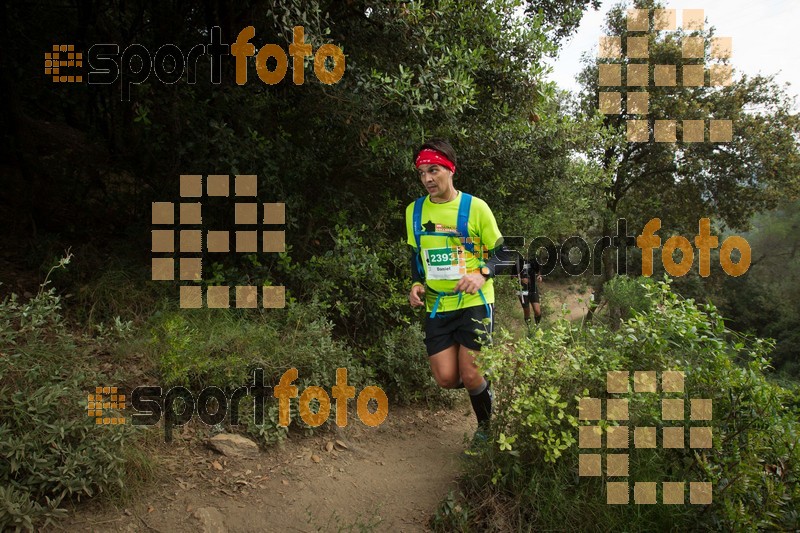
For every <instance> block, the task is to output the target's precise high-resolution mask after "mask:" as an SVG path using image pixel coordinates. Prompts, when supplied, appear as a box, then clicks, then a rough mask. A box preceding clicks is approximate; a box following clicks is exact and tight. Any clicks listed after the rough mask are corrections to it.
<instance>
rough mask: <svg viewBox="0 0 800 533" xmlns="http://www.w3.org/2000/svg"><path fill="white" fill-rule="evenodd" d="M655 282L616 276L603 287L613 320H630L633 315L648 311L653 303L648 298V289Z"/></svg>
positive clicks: (646, 279)
mask: <svg viewBox="0 0 800 533" xmlns="http://www.w3.org/2000/svg"><path fill="white" fill-rule="evenodd" d="M654 283H655V282H654V281H653V280H652V279H651V278H645V277H639V278H632V277H629V276H614V277H613V278H611V279H610V280H608V281H607V282H606V283H605V285H603V294H604V296H605V298H606V300H607V301H608V307H609V312H610V314H611V317H612V319H613V320H615V322H616V320H617V319H619V318H622V319H623V320H624V319H627V318H630V316H631V315H632V313H633V312H634V311H635V312H639V313H642V312H645V311H647V310H648V309H649V308H650V306H651V305H652V302H651V300H650V298H648V289H649V288H650V287H652V286H653V284H654Z"/></svg>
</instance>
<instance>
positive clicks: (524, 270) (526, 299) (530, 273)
mask: <svg viewBox="0 0 800 533" xmlns="http://www.w3.org/2000/svg"><path fill="white" fill-rule="evenodd" d="M539 270H540V268H539V263H537V262H536V261H533V263H528V262H526V261H525V260H524V259H523V258H522V256H519V257H517V276H518V278H519V284H520V287H521V288H520V290H519V291H517V295H518V296H519V302H520V303H521V304H522V312H523V313H524V315H525V323H526V324H527V325H528V327H530V325H531V307H533V318H534V320H536V323H537V324H538V323H539V322H541V320H542V307H541V306H540V305H539V289H538V286H537V284H536V283H537V282H539V283H541V281H542V275H541V274H540V273H539Z"/></svg>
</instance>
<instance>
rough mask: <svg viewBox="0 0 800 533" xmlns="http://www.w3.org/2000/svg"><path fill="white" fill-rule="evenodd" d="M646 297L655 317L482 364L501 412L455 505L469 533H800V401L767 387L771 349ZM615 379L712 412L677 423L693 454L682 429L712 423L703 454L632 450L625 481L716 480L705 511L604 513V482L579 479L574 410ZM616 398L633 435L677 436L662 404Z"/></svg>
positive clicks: (650, 508)
mask: <svg viewBox="0 0 800 533" xmlns="http://www.w3.org/2000/svg"><path fill="white" fill-rule="evenodd" d="M642 288H643V289H644V290H645V294H646V295H647V298H648V299H649V300H650V301H651V303H652V305H650V306H648V308H649V309H648V310H647V311H646V312H643V313H638V312H635V311H634V312H633V316H632V317H631V318H630V319H629V320H627V321H625V322H623V323H622V325H621V326H620V327H619V329H618V330H616V331H611V330H609V329H607V328H605V327H602V326H590V327H587V328H586V329H584V330H577V329H571V328H570V327H569V326H568V325H567V324H566V323H564V322H560V323H557V324H554V325H553V327H552V328H551V329H546V330H537V331H536V333H535V335H534V337H533V338H532V339H530V340H523V341H521V342H519V343H517V344H516V345H515V346H514V349H508V348H507V347H506V348H503V349H498V348H491V349H488V350H485V351H484V352H482V354H481V359H482V364H483V365H484V367H485V368H486V370H487V372H490V373H492V374H493V375H494V376H495V381H494V383H495V385H494V386H495V391H496V403H495V406H496V411H495V413H496V414H495V419H494V424H493V438H492V443H493V444H492V446H490V447H488V448H487V449H486V450H485V453H482V454H480V455H479V456H477V457H475V459H474V461H472V462H471V463H470V465H469V466H468V471H467V473H466V474H465V476H464V478H463V482H462V500H463V501H462V502H461V505H462V508H464V507H466V508H467V509H468V515H469V516H470V526H474V528H475V529H477V530H501V529H506V528H507V526H508V524H511V526H510V527H511V529H520V530H525V529H534V530H578V529H580V530H587V529H588V530H598V531H599V530H602V531H607V530H616V529H624V530H633V531H650V530H663V529H676V528H677V529H681V530H685V529H698V528H700V529H715V530H737V531H749V530H756V529H770V530H775V529H796V528H797V527H798V526H800V520H799V519H798V502H800V480H798V470H797V469H798V466H797V465H798V464H800V448H798V447H797V441H798V429H800V423H799V422H798V414H800V409H799V408H798V391H797V389H796V388H795V389H786V388H782V387H780V386H778V385H775V384H774V383H772V382H771V381H770V380H768V379H767V377H766V372H767V370H768V366H767V360H766V354H767V353H768V351H769V349H770V344H769V343H767V342H764V341H761V340H758V339H745V338H741V337H737V336H735V335H733V334H732V333H731V332H730V331H729V330H727V329H726V328H725V326H724V322H723V320H722V318H721V317H720V316H719V315H718V314H717V312H716V309H715V308H714V307H713V306H703V307H698V306H696V305H695V304H694V302H693V301H691V300H683V299H681V298H679V297H678V296H677V295H675V294H674V293H673V292H672V291H671V290H670V288H669V286H668V285H667V284H666V283H662V284H658V285H655V284H649V283H648V284H643V285H642ZM737 361H743V363H739V364H737ZM609 370H628V371H632V370H655V371H659V372H662V371H664V370H680V371H683V372H684V373H685V384H686V385H685V391H686V392H685V393H684V394H683V395H682V397H683V398H684V402H685V403H686V404H687V405H686V407H687V412H688V409H689V401H690V399H691V398H707V399H711V400H712V402H713V421H711V422H710V423H705V422H694V423H690V422H689V421H685V422H684V423H685V428H686V429H685V433H686V434H687V443H688V433H689V429H688V428H690V427H692V426H693V425H706V424H708V425H711V426H712V427H713V435H714V438H713V447H712V448H711V449H689V448H685V449H652V450H650V449H649V450H637V449H632V450H630V452H629V453H630V455H629V457H630V465H629V472H630V477H629V479H630V480H631V481H633V480H641V481H657V482H662V481H710V482H712V484H713V487H714V489H713V504H712V505H710V506H708V507H706V506H701V505H688V504H687V505H683V506H680V505H677V506H671V505H647V506H642V505H635V504H631V505H607V504H606V501H605V500H606V495H605V488H604V487H605V481H606V478H605V477H602V478H586V477H583V478H580V477H578V475H577V472H578V455H579V451H581V450H578V447H577V442H576V441H577V437H578V425H582V423H581V422H579V421H578V420H577V418H576V417H577V401H578V398H581V397H599V398H606V397H608V395H607V394H605V392H604V391H605V389H606V372H607V371H609ZM614 397H627V398H628V399H629V418H630V419H629V421H628V422H627V423H626V424H627V425H628V426H629V427H636V426H641V427H656V428H657V431H658V432H659V433H660V428H661V427H663V426H665V425H667V426H674V425H678V424H679V423H677V422H666V423H664V422H663V421H662V419H661V403H660V400H661V395H660V394H643V393H638V394H635V393H633V392H630V393H629V394H627V395H625V396H619V395H615V396H614ZM673 397H676V396H673ZM583 424H585V423H583ZM608 425H609V422H608V421H601V422H600V426H601V427H607V426H608ZM659 442H660V440H659ZM687 501H688V491H687ZM445 511H446V509H445V508H444V507H443V508H442V509H441V510H440V513H439V515H438V518H437V521H435V523H436V524H439V525H438V526H437V527H438V528H439V529H440V530H445V529H447V523H446V521H444V522H443V521H442V520H443V517H445V515H446V514H447V513H446V512H445ZM450 514H452V513H450ZM458 516H459V517H460V518H458V520H462V518H463V517H462V514H461V513H459V514H458ZM451 525H454V524H451ZM462 529H463V528H462Z"/></svg>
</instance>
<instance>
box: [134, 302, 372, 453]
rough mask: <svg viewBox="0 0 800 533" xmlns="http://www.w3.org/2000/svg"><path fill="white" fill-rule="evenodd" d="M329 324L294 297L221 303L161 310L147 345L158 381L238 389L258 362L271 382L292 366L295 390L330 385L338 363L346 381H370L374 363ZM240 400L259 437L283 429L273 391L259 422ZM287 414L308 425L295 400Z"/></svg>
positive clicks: (243, 416)
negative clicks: (274, 303) (245, 309)
mask: <svg viewBox="0 0 800 533" xmlns="http://www.w3.org/2000/svg"><path fill="white" fill-rule="evenodd" d="M332 328H333V325H332V323H331V322H330V321H328V320H327V318H326V317H325V314H324V312H323V311H322V309H321V308H320V306H319V305H317V304H313V303H312V304H303V303H299V302H296V301H290V302H289V303H288V304H287V307H286V308H285V309H280V310H260V311H252V312H250V313H242V312H240V311H236V310H220V309H200V310H195V311H193V312H192V313H181V312H173V313H164V314H161V315H159V316H157V317H156V318H154V319H153V326H152V328H151V331H152V342H151V345H150V348H149V351H150V354H151V357H152V358H153V360H154V363H155V366H156V368H158V370H159V372H160V374H161V377H162V379H163V383H162V386H163V387H171V386H175V385H182V386H186V387H189V388H193V389H195V390H197V391H200V390H201V389H203V388H204V387H207V386H212V385H213V386H217V387H220V388H223V389H225V388H235V387H239V386H244V385H247V384H249V383H251V382H252V371H253V369H255V368H261V369H263V371H264V383H265V385H276V384H277V383H278V381H279V380H280V378H281V376H282V375H283V373H284V372H285V371H286V370H288V369H289V368H296V369H297V371H298V379H297V381H296V383H295V386H297V387H298V389H299V391H300V392H302V391H303V390H304V389H305V388H306V387H308V386H312V385H315V386H319V387H322V388H323V389H325V390H327V391H330V390H331V388H332V387H333V386H334V385H335V384H336V369H337V368H346V369H347V371H348V375H347V381H348V384H349V385H351V386H354V387H356V388H359V387H361V388H363V387H364V386H366V385H370V384H372V379H373V375H372V370H371V369H369V368H366V367H365V366H364V365H362V364H361V363H360V362H359V361H358V360H357V359H356V358H354V357H353V355H352V353H351V352H350V350H349V349H348V347H347V346H346V345H345V344H344V343H343V342H341V341H337V340H334V339H333V337H332ZM350 403H351V404H352V403H353V402H350ZM240 406H241V407H242V411H241V412H240V423H244V424H245V425H246V431H247V432H248V433H251V434H252V435H254V436H255V437H257V438H258V439H259V440H260V441H261V442H263V443H265V444H273V443H275V442H277V441H279V440H281V439H282V438H283V437H284V436H285V435H286V429H285V428H282V427H280V426H278V424H277V423H278V417H277V413H278V411H277V402H275V401H274V399H273V398H272V397H271V396H268V397H267V402H266V403H265V419H264V424H255V423H254V422H253V417H252V401H250V400H249V398H248V399H247V400H243V401H242V403H241V404H240ZM291 415H292V416H291V423H290V427H292V426H296V427H299V428H301V429H304V430H306V432H310V428H309V427H308V426H307V425H305V424H304V423H303V422H302V420H301V419H300V417H299V412H298V408H297V399H294V400H292V407H291ZM332 420H333V416H331V421H332Z"/></svg>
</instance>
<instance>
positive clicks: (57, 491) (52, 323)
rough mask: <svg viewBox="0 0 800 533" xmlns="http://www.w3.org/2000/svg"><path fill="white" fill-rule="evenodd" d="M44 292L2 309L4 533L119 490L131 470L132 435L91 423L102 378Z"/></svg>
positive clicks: (0, 506) (0, 518)
mask: <svg viewBox="0 0 800 533" xmlns="http://www.w3.org/2000/svg"><path fill="white" fill-rule="evenodd" d="M68 262H69V257H68V258H66V259H64V260H62V262H61V264H60V266H64V265H66V263H68ZM46 285H47V281H46V282H45V284H43V285H42V289H41V290H40V291H39V293H38V294H37V295H36V296H35V297H33V298H31V299H30V300H29V301H27V302H24V303H23V302H20V301H19V299H18V298H17V296H16V295H13V294H12V295H11V296H9V297H8V298H6V299H5V300H3V301H2V303H0V354H2V355H0V397H2V398H3V401H2V402H0V457H2V459H0V529H2V530H5V529H6V528H18V529H22V528H24V529H33V528H34V527H35V526H37V525H39V524H40V523H41V522H44V524H47V523H49V522H51V521H52V520H53V519H54V518H56V517H58V516H61V515H63V514H64V513H65V511H64V510H63V509H60V508H59V507H60V506H61V505H62V503H63V502H65V501H66V500H69V499H71V498H79V499H80V498H83V497H91V496H95V495H97V494H99V493H107V492H109V491H118V490H120V489H121V488H122V487H123V483H124V482H127V480H126V478H127V476H128V468H130V467H131V466H134V465H130V464H128V462H127V459H128V458H129V457H131V454H130V453H129V450H128V449H127V448H126V443H127V438H128V437H129V436H130V428H128V427H127V426H103V427H97V426H96V425H95V421H94V418H90V417H88V416H87V411H86V407H87V397H86V394H87V391H90V390H93V388H94V387H95V386H97V385H98V384H103V383H104V378H103V376H101V375H100V374H98V373H97V372H96V371H95V370H94V369H93V368H92V366H91V362H92V361H91V358H90V357H89V353H88V350H87V346H86V345H85V344H84V343H83V342H82V339H80V338H75V337H73V336H72V335H71V334H70V333H69V332H68V331H67V330H66V328H65V327H64V324H63V320H62V317H61V312H60V310H61V301H60V298H59V296H57V295H56V293H55V290H54V289H49V290H45V288H46ZM65 362H67V363H66V364H65Z"/></svg>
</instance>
